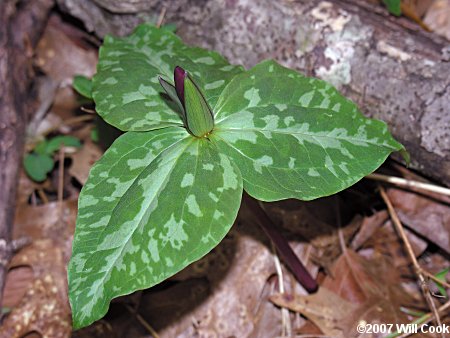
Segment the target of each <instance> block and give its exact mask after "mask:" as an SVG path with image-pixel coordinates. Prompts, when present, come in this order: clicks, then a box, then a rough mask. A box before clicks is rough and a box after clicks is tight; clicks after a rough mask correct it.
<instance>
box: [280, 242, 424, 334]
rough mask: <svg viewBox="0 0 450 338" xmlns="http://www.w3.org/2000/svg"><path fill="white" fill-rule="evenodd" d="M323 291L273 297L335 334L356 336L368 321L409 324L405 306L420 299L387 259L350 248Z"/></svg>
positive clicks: (411, 304)
mask: <svg viewBox="0 0 450 338" xmlns="http://www.w3.org/2000/svg"><path fill="white" fill-rule="evenodd" d="M332 275H333V276H334V278H332V277H330V276H327V277H326V278H325V280H324V282H323V283H322V285H321V287H320V288H319V291H318V293H317V294H315V295H311V296H294V297H292V299H290V298H289V297H286V296H285V295H284V296H283V295H278V296H276V297H272V300H273V301H274V302H275V303H276V304H278V305H280V306H285V307H287V308H289V309H292V310H294V311H299V312H300V313H301V314H303V315H304V316H306V317H307V318H308V319H310V320H311V321H313V322H314V324H316V325H317V326H318V327H319V328H320V329H321V330H322V332H323V333H324V334H326V335H329V336H331V337H346V338H348V337H356V336H358V334H357V332H356V326H357V324H358V323H359V322H360V321H365V322H367V323H398V324H400V323H408V322H409V321H410V320H411V319H410V318H408V316H407V315H406V314H405V313H403V312H402V311H401V308H400V307H401V306H406V307H408V306H410V307H411V306H413V305H414V306H417V305H419V304H420V302H418V300H417V299H415V298H413V297H412V296H411V295H409V294H408V293H407V292H406V291H405V290H403V289H402V288H401V286H400V282H401V279H400V276H399V273H398V271H397V270H396V268H395V267H394V266H393V265H392V264H390V262H389V261H387V260H386V259H385V258H383V257H380V258H378V259H376V260H367V259H365V258H363V257H361V256H359V255H358V254H357V253H355V252H353V251H351V250H346V251H345V253H344V254H342V255H341V257H340V258H339V259H338V260H337V261H336V262H335V264H334V266H333V268H332Z"/></svg>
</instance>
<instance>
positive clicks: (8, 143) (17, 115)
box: [0, 0, 53, 307]
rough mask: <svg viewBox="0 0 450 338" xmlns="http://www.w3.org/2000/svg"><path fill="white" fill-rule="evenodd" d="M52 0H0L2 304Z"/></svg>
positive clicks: (0, 245) (0, 232) (0, 242)
mask: <svg viewBox="0 0 450 338" xmlns="http://www.w3.org/2000/svg"><path fill="white" fill-rule="evenodd" d="M52 5H53V0H35V1H23V2H21V3H19V2H18V1H13V0H4V1H0V187H1V189H0V307H1V291H2V290H3V286H4V281H5V275H6V268H7V264H8V262H9V259H10V258H11V254H12V253H13V251H14V249H15V248H14V246H15V243H14V242H11V232H12V224H13V218H14V204H15V203H14V202H15V199H16V187H17V179H18V173H19V168H20V162H21V158H22V151H23V144H24V134H25V127H26V121H27V116H29V115H30V113H31V109H30V108H31V103H32V102H33V97H32V91H31V90H30V89H31V84H32V79H33V74H32V67H31V57H32V55H33V46H34V45H35V44H36V43H37V40H38V38H39V36H40V33H41V31H42V29H43V27H44V24H45V22H46V18H47V14H48V12H49V10H50V9H51V7H52Z"/></svg>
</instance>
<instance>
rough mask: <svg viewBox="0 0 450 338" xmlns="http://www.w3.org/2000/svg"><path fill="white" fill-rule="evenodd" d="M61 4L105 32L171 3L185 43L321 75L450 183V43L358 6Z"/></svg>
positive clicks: (183, 1)
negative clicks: (270, 60)
mask: <svg viewBox="0 0 450 338" xmlns="http://www.w3.org/2000/svg"><path fill="white" fill-rule="evenodd" d="M58 3H59V4H60V6H61V8H62V9H63V10H65V11H67V12H69V13H71V14H72V15H74V16H76V17H78V18H79V19H80V20H82V21H83V22H84V23H85V25H86V27H87V28H88V29H89V30H91V31H95V32H96V33H97V34H98V35H99V36H103V35H104V34H106V33H112V34H117V35H125V34H128V33H129V32H130V31H131V30H132V27H134V25H136V24H137V23H138V22H142V21H146V20H147V21H148V20H149V19H152V20H153V21H156V17H157V16H158V13H159V12H160V11H161V9H162V8H163V7H164V6H165V7H166V8H167V12H166V22H174V23H176V24H177V26H178V32H179V34H181V35H182V37H183V38H184V40H185V41H186V42H188V43H192V44H195V45H200V46H203V47H206V48H211V49H215V50H217V51H219V52H221V53H223V54H224V55H225V56H226V57H228V58H229V60H230V61H232V62H233V63H241V64H244V65H245V66H247V67H250V66H253V65H254V64H256V63H257V62H259V61H261V60H263V59H267V58H275V59H277V60H278V61H280V62H282V63H283V64H284V65H286V66H289V67H292V68H296V69H298V70H300V71H302V72H304V73H306V74H308V75H313V76H317V77H319V78H322V79H325V80H327V81H329V82H331V83H332V84H334V85H335V86H336V87H337V88H338V89H339V90H340V91H341V92H342V93H343V94H344V95H346V96H348V97H350V98H351V99H353V100H354V101H355V102H356V103H358V104H359V106H360V107H361V109H362V110H363V112H364V113H365V114H367V115H369V116H371V117H375V118H379V119H382V120H384V121H386V122H387V123H388V124H389V126H390V129H391V130H392V132H393V133H394V135H395V136H396V137H397V138H398V139H399V140H400V141H401V142H402V143H403V144H405V146H406V147H407V149H408V150H409V152H410V153H411V157H412V166H413V168H416V169H418V170H420V171H421V172H423V173H424V174H425V175H427V176H430V177H433V178H435V179H437V180H438V181H440V182H441V183H444V184H446V185H450V114H449V111H448V109H449V107H450V85H449V84H450V71H449V69H450V64H449V59H450V46H449V45H448V42H445V40H442V39H441V40H439V39H438V38H437V37H436V36H434V35H432V34H429V33H426V32H423V31H421V30H420V28H419V27H418V26H417V25H416V24H414V23H407V22H406V21H405V20H404V19H399V18H395V17H390V16H389V15H386V12H385V10H383V9H380V8H378V9H377V8H375V9H374V7H371V6H370V5H365V2H360V1H356V0H353V1H339V0H332V1H331V2H327V1H320V0H312V1H306V0H298V1H290V0H284V1H272V0H261V1H254V0H209V1H208V0H203V1H198V0H174V1H170V2H168V1H161V0H147V1H145V0H138V1H136V0H126V1H122V0H111V1H108V2H105V1H103V0H58ZM106 3H107V5H106ZM356 4H358V5H356ZM115 13H121V14H115ZM124 13H126V14H124ZM405 26H406V27H405Z"/></svg>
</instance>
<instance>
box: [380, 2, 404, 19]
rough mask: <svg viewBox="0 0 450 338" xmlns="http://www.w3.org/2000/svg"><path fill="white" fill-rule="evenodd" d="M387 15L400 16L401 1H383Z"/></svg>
mask: <svg viewBox="0 0 450 338" xmlns="http://www.w3.org/2000/svg"><path fill="white" fill-rule="evenodd" d="M383 2H384V4H385V5H386V8H387V10H388V11H389V13H391V14H393V15H396V16H400V15H401V14H402V8H401V7H402V6H401V0H383Z"/></svg>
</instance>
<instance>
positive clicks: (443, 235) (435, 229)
mask: <svg viewBox="0 0 450 338" xmlns="http://www.w3.org/2000/svg"><path fill="white" fill-rule="evenodd" d="M387 194H388V196H389V199H390V200H391V202H392V204H393V206H394V208H395V210H396V211H397V213H398V216H399V218H400V220H401V221H402V223H403V224H405V225H407V226H408V227H409V228H411V229H413V230H414V231H415V232H417V233H418V234H420V235H422V236H423V237H425V238H427V239H428V240H429V241H431V242H432V243H434V244H436V245H437V246H439V247H440V248H441V249H442V250H444V251H446V252H447V253H450V206H449V205H447V204H445V203H439V202H438V201H436V200H434V199H433V198H431V197H425V196H422V195H419V194H417V193H412V192H407V191H404V190H400V189H394V188H392V189H389V190H387Z"/></svg>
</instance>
